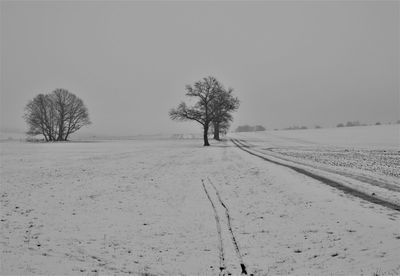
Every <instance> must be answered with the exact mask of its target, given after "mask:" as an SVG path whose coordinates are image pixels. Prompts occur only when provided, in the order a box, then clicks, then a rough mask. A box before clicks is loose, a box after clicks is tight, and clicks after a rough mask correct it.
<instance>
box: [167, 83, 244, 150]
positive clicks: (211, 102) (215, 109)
mask: <svg viewBox="0 0 400 276" xmlns="http://www.w3.org/2000/svg"><path fill="white" fill-rule="evenodd" d="M231 94H232V89H229V90H228V91H226V90H225V89H224V88H223V86H222V85H221V84H220V83H219V81H218V80H217V79H216V78H215V77H212V76H209V77H206V78H203V79H202V80H200V81H197V82H196V83H195V84H194V85H193V86H191V85H187V86H186V96H188V97H192V98H196V99H197V102H196V103H195V104H194V105H193V106H191V107H188V106H187V105H186V103H184V102H182V103H180V104H179V105H178V107H177V108H175V109H171V111H170V112H169V116H170V118H171V119H172V120H180V121H188V120H192V121H196V122H198V123H200V124H201V125H202V126H203V139H204V146H209V145H210V144H209V142H208V131H209V128H210V126H211V124H213V125H212V126H213V128H214V133H215V126H216V125H217V128H218V135H219V128H220V124H221V123H222V122H224V124H225V123H227V122H229V121H230V120H231V115H230V114H229V112H230V111H232V110H235V109H237V108H238V105H239V101H238V100H237V99H236V98H233V97H232V95H231ZM232 99H235V100H232ZM233 102H235V103H233ZM232 105H235V108H233V107H232ZM214 121H215V122H217V124H215V123H214ZM218 139H219V136H218Z"/></svg>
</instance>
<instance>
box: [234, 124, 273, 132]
mask: <svg viewBox="0 0 400 276" xmlns="http://www.w3.org/2000/svg"><path fill="white" fill-rule="evenodd" d="M265 130H266V128H265V127H263V126H262V125H256V126H249V125H243V126H238V127H237V128H236V130H235V131H236V132H251V131H265Z"/></svg>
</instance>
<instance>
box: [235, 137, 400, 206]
mask: <svg viewBox="0 0 400 276" xmlns="http://www.w3.org/2000/svg"><path fill="white" fill-rule="evenodd" d="M231 141H232V143H233V144H234V145H236V146H237V147H238V148H239V149H241V150H243V151H245V152H247V153H249V154H251V155H254V156H257V157H259V158H261V159H263V160H265V161H268V162H271V163H273V164H276V165H280V166H284V167H287V168H290V169H292V170H294V171H296V172H298V173H301V174H304V175H306V176H309V177H311V178H314V179H316V180H318V181H321V182H322V183H325V184H327V185H329V186H331V187H334V188H336V189H338V190H341V191H343V192H344V193H347V194H350V195H353V196H356V197H359V198H361V199H364V200H366V201H369V202H371V203H375V204H378V205H381V206H384V207H387V208H390V209H392V210H396V211H400V205H398V204H396V203H393V202H389V201H386V200H383V199H380V198H377V197H374V196H371V195H369V194H366V193H364V192H361V191H358V190H356V189H353V188H350V187H348V186H345V185H343V184H341V183H339V182H337V181H334V180H331V179H329V178H326V177H323V176H320V175H317V174H315V173H312V172H309V171H307V170H305V169H301V168H298V167H295V166H291V165H287V164H284V163H281V162H278V161H274V160H271V159H269V158H267V157H265V156H262V155H260V154H257V153H255V152H253V151H251V150H250V146H248V145H244V144H243V143H242V142H241V141H239V140H237V139H231Z"/></svg>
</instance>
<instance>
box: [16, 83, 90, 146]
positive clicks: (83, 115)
mask: <svg viewBox="0 0 400 276" xmlns="http://www.w3.org/2000/svg"><path fill="white" fill-rule="evenodd" d="M24 118H25V121H26V123H27V124H28V127H29V129H28V132H27V134H29V135H40V134H41V135H43V136H44V139H45V140H46V141H66V140H67V139H68V137H69V135H70V134H72V133H74V132H76V131H78V130H79V129H80V128H82V127H83V126H85V125H89V124H90V123H91V122H90V120H89V113H88V109H87V108H86V106H85V105H84V103H83V101H82V100H81V99H80V98H78V97H77V96H76V95H75V94H72V93H70V92H69V91H68V90H65V89H56V90H54V91H53V92H52V93H51V94H46V95H44V94H39V95H37V96H36V97H35V98H33V99H32V100H31V101H29V102H28V104H27V105H26V107H25V114H24Z"/></svg>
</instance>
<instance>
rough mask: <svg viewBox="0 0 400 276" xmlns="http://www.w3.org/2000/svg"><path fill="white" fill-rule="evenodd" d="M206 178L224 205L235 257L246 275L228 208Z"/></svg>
mask: <svg viewBox="0 0 400 276" xmlns="http://www.w3.org/2000/svg"><path fill="white" fill-rule="evenodd" d="M207 179H208V181H209V182H210V184H211V185H212V186H213V188H214V190H215V193H216V195H217V198H218V201H219V203H221V205H222V207H224V209H225V216H226V219H227V222H228V229H229V233H230V234H231V238H232V242H233V245H234V248H235V251H236V255H237V257H238V259H239V261H240V268H241V269H242V275H247V270H246V266H245V264H244V262H243V257H242V254H241V253H240V249H239V245H238V243H237V241H236V237H235V235H234V234H233V230H232V223H231V216H230V214H229V209H228V207H226V205H225V203H224V202H223V201H222V198H221V195H220V193H219V191H218V189H217V187H215V185H214V183H213V182H212V181H211V179H210V178H208V177H207Z"/></svg>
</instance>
